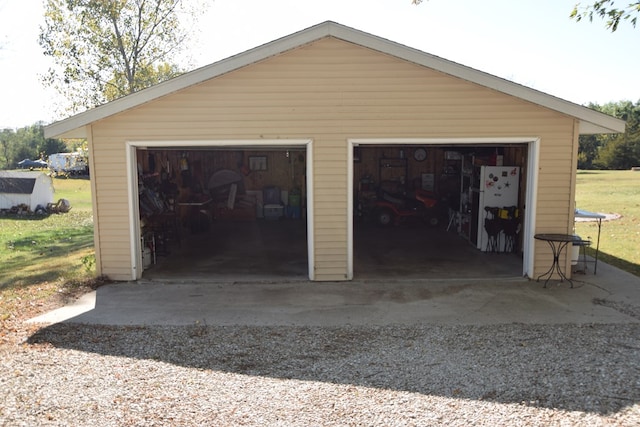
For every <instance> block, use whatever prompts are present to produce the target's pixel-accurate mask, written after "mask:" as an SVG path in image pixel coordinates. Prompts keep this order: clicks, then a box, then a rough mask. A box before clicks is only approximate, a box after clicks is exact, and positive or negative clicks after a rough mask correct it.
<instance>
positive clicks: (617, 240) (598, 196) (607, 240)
mask: <svg viewBox="0 0 640 427" xmlns="http://www.w3.org/2000/svg"><path fill="white" fill-rule="evenodd" d="M576 206H577V207H578V208H580V209H585V210H588V211H592V212H600V213H617V214H620V215H622V217H621V218H620V219H617V220H613V221H603V222H602V234H601V236H600V256H599V259H601V260H603V261H605V262H606V263H608V264H611V265H615V266H617V267H618V268H621V269H623V270H626V271H629V272H630V273H633V274H635V275H636V276H640V172H634V171H630V170H629V171H578V179H577V182H576ZM576 233H577V234H578V235H580V236H581V237H582V238H586V237H588V238H590V239H592V240H593V241H594V245H595V239H596V238H597V236H598V227H597V225H596V223H595V222H582V223H580V222H578V223H576ZM589 252H590V253H591V254H592V255H593V254H594V250H593V247H592V248H591V249H590V250H589ZM589 252H588V253H589Z"/></svg>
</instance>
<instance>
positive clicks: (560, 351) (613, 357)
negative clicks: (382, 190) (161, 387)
mask: <svg viewBox="0 0 640 427" xmlns="http://www.w3.org/2000/svg"><path fill="white" fill-rule="evenodd" d="M639 335H640V324H626V325H595V324H594V325H567V324H565V325H524V324H506V325H485V326H463V325H421V326H342V327H302V326H266V327H261V326H207V325H205V324H199V325H192V326H103V325H80V324H65V323H62V324H54V325H52V326H49V327H46V328H43V329H41V330H40V331H39V332H37V333H36V334H34V335H33V336H31V337H30V339H29V340H28V343H29V344H32V345H34V344H50V345H53V346H56V347H58V348H64V349H72V350H77V351H84V352H91V353H96V354H99V355H106V356H117V357H127V358H132V359H149V360H156V361H161V362H166V363H170V364H174V365H177V366H181V367H186V368H195V369H200V370H212V371H219V372H226V373H235V374H242V375H249V376H256V377H271V378H277V379H295V380H301V381H321V382H327V383H335V384H350V385H356V386H364V387H372V388H379V389H390V390H396V391H406V392H412V393H420V394H424V395H437V396H442V397H448V398H456V399H468V400H478V401H490V402H498V403H505V404H516V405H520V404H523V405H529V406H534V407H542V408H549V409H552V408H554V409H561V410H567V411H581V412H585V413H597V414H611V413H615V412H617V411H620V410H623V409H624V408H625V407H627V406H631V405H634V404H637V403H638V402H640V389H638V387H637V377H638V372H637V358H638V354H639V351H640V348H639V347H638V341H637V337H638V336H639ZM132 343H135V345H132ZM596 343H597V345H596ZM532 355H535V356H532ZM532 357H544V362H543V363H532ZM585 371H586V372H585ZM176 381H179V378H176ZM585 381H588V382H589V384H590V385H589V387H588V389H589V390H594V389H595V390H598V394H597V395H592V394H590V393H585V392H584V390H583V387H581V384H584V382H585Z"/></svg>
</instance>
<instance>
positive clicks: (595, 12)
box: [411, 0, 640, 32]
mask: <svg viewBox="0 0 640 427" xmlns="http://www.w3.org/2000/svg"><path fill="white" fill-rule="evenodd" d="M422 1H423V0H411V3H413V4H415V5H418V4H420V3H422ZM638 15H640V1H633V2H631V3H629V4H628V5H627V6H621V7H618V6H616V1H615V0H597V1H594V2H593V4H589V5H587V6H582V3H580V2H578V3H577V4H576V5H575V6H574V7H573V10H572V11H571V14H570V15H569V17H570V18H572V19H575V20H576V21H577V22H580V21H582V20H583V19H584V18H587V19H589V21H590V22H591V21H593V17H594V16H596V17H600V18H602V19H606V22H605V25H606V27H607V28H608V29H609V30H611V31H612V32H613V31H616V30H617V29H618V25H619V24H620V22H621V21H627V22H630V23H631V25H633V27H634V28H635V26H636V23H637V21H638Z"/></svg>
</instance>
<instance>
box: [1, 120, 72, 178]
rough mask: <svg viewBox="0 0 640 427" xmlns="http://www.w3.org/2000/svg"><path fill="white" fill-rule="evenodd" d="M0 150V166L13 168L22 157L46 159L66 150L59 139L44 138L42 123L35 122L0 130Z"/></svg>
mask: <svg viewBox="0 0 640 427" xmlns="http://www.w3.org/2000/svg"><path fill="white" fill-rule="evenodd" d="M0 150H1V152H2V157H1V158H0V159H1V160H2V162H1V163H0V168H2V169H13V168H15V167H16V166H17V164H18V162H19V161H21V160H23V159H32V160H34V159H42V160H46V159H47V157H48V156H49V155H50V154H53V153H60V152H65V151H67V146H66V145H65V143H64V142H63V141H61V140H59V139H51V138H48V139H45V137H44V126H43V124H42V123H36V124H33V125H31V126H26V127H24V128H20V129H17V130H13V129H4V130H2V131H0Z"/></svg>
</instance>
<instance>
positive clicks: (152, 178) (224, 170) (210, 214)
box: [132, 141, 309, 281]
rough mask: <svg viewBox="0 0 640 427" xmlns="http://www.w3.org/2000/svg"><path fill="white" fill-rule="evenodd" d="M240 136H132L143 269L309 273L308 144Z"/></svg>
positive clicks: (230, 274) (157, 273)
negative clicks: (175, 141)
mask: <svg viewBox="0 0 640 427" xmlns="http://www.w3.org/2000/svg"><path fill="white" fill-rule="evenodd" d="M234 144H241V145H239V146H238V145H228V142H226V143H225V142H223V141H217V142H210V143H207V144H203V143H199V144H195V145H193V146H180V147H176V146H173V147H172V146H167V144H166V143H158V144H155V145H156V146H154V144H153V143H149V142H146V143H144V144H139V145H138V144H134V148H132V150H135V151H134V154H135V169H136V170H137V175H136V177H137V182H134V183H132V185H133V186H134V187H137V194H138V203H137V215H136V217H137V218H139V223H138V227H139V234H140V236H141V250H140V252H141V254H142V265H143V268H144V272H143V274H142V278H144V279H149V280H164V279H168V280H174V279H176V278H180V279H187V280H188V279H191V280H199V279H202V278H205V277H206V278H207V279H208V280H229V278H232V280H234V281H238V280H240V281H242V280H248V281H256V280H272V279H283V278H287V279H297V280H301V279H302V280H304V279H307V278H308V275H309V269H308V244H309V242H308V239H307V221H306V218H307V214H306V208H307V207H306V199H307V187H306V174H307V166H306V156H307V151H306V147H305V145H304V144H300V145H298V144H296V143H295V142H289V143H286V144H283V143H279V144H278V145H268V144H267V145H265V144H262V145H260V146H255V145H250V143H246V142H245V143H239V142H235V143H234Z"/></svg>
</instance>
